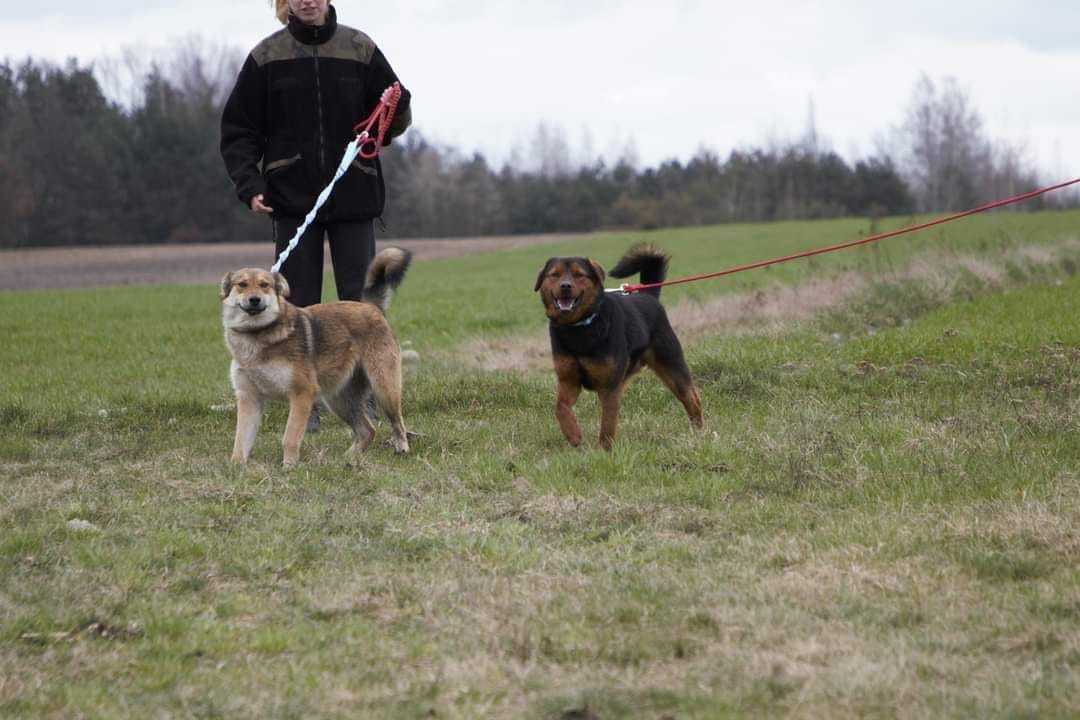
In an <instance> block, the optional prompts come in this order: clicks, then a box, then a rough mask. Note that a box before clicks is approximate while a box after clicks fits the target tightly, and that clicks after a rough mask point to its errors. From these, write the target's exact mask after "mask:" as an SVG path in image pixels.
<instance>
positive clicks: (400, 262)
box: [364, 248, 412, 313]
mask: <svg viewBox="0 0 1080 720" xmlns="http://www.w3.org/2000/svg"><path fill="white" fill-rule="evenodd" d="M410 262H412V253H411V252H409V251H408V250H403V249H401V248H386V249H385V250H383V251H382V252H380V253H379V254H378V255H376V256H375V258H374V259H373V260H372V261H371V267H369V268H368V271H367V281H366V283H365V284H364V300H365V301H367V302H370V303H375V304H376V305H378V306H379V309H380V310H382V311H383V312H384V313H385V312H386V308H388V307H389V306H390V298H391V297H392V296H393V294H394V290H395V289H396V288H397V286H398V285H400V284H401V281H402V280H404V279H405V271H406V270H408V269H409V263H410Z"/></svg>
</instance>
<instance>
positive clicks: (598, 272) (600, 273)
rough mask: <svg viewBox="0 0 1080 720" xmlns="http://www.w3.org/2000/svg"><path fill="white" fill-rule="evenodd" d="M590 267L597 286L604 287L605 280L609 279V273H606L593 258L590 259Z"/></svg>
mask: <svg viewBox="0 0 1080 720" xmlns="http://www.w3.org/2000/svg"><path fill="white" fill-rule="evenodd" d="M589 267H590V268H592V272H593V280H595V281H596V284H597V285H603V284H604V278H606V277H607V273H606V272H604V266H603V265H601V264H600V263H598V262H596V261H595V260H593V259H592V258H589Z"/></svg>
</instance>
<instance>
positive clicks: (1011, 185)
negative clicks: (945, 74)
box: [894, 75, 1038, 212]
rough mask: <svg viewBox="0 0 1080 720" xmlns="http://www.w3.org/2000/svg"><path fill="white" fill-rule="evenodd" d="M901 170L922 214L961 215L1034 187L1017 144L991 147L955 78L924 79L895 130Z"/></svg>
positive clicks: (1025, 155)
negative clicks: (945, 212)
mask: <svg viewBox="0 0 1080 720" xmlns="http://www.w3.org/2000/svg"><path fill="white" fill-rule="evenodd" d="M894 135H895V136H896V138H897V141H896V142H897V144H898V145H899V151H898V152H897V153H896V156H897V157H899V158H900V168H901V171H902V173H903V175H904V177H905V179H906V180H907V181H908V184H909V185H910V187H911V189H912V192H913V193H914V195H915V200H916V206H917V209H918V210H920V211H923V212H929V211H938V210H960V209H963V208H966V207H970V206H972V205H975V204H978V203H981V202H986V201H989V200H991V199H994V198H996V197H1000V196H1003V195H1011V194H1015V193H1018V192H1022V191H1024V190H1028V189H1031V188H1032V187H1034V186H1035V185H1037V183H1038V178H1037V177H1036V174H1035V173H1034V172H1033V171H1032V170H1030V169H1029V167H1030V162H1029V160H1028V153H1027V152H1026V150H1025V148H1024V147H1023V145H1021V144H1010V143H1008V142H1005V141H997V142H991V141H990V140H989V139H988V138H987V137H986V134H985V131H984V129H983V120H982V117H981V116H980V114H979V112H978V111H977V110H976V109H975V107H974V105H973V104H972V102H971V99H970V97H969V96H968V93H967V92H966V91H965V90H964V89H963V88H961V87H960V85H959V83H958V82H957V81H956V79H955V78H945V79H944V80H943V81H941V83H940V86H938V85H936V84H935V83H934V81H932V80H931V79H930V78H929V77H928V76H926V75H923V76H922V77H920V78H919V80H918V82H917V83H916V85H915V89H914V91H913V93H912V96H911V102H910V104H909V105H908V109H907V112H906V114H905V117H904V121H903V124H902V125H901V126H900V127H899V128H897V129H895V131H894Z"/></svg>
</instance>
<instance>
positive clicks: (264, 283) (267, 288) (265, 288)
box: [259, 282, 270, 290]
mask: <svg viewBox="0 0 1080 720" xmlns="http://www.w3.org/2000/svg"><path fill="white" fill-rule="evenodd" d="M259 287H260V288H262V289H263V290H269V289H270V283H268V282H261V283H259Z"/></svg>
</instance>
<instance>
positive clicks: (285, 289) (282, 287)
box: [274, 272, 290, 298]
mask: <svg viewBox="0 0 1080 720" xmlns="http://www.w3.org/2000/svg"><path fill="white" fill-rule="evenodd" d="M274 290H275V291H276V292H277V294H278V296H280V297H283V298H287V297H289V292H290V291H289V281H288V280H286V279H285V276H284V275H282V274H281V273H279V272H276V273H274Z"/></svg>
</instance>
